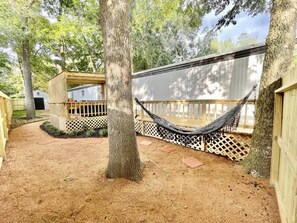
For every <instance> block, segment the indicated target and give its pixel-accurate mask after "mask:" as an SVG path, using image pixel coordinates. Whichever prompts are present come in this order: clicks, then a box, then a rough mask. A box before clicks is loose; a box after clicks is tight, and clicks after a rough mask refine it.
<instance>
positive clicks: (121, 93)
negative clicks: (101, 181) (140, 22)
mask: <svg viewBox="0 0 297 223" xmlns="http://www.w3.org/2000/svg"><path fill="white" fill-rule="evenodd" d="M100 13H101V26H102V30H103V36H104V61H105V62H104V64H105V73H106V82H107V108H108V110H107V113H108V139H109V161H108V167H107V170H106V173H105V174H106V177H108V178H126V179H130V180H140V179H141V178H142V164H141V161H140V158H139V153H138V149H137V143H136V136H135V129H134V118H133V108H132V91H131V59H130V39H129V27H130V25H129V24H130V1H129V0H108V1H107V0H100Z"/></svg>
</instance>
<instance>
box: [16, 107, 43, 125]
mask: <svg viewBox="0 0 297 223" xmlns="http://www.w3.org/2000/svg"><path fill="white" fill-rule="evenodd" d="M47 118H48V117H46V116H43V115H42V113H41V111H39V110H37V111H36V117H35V118H34V119H29V120H27V119H26V111H24V110H20V111H13V113H12V119H11V124H10V126H11V128H16V127H19V126H22V125H25V124H28V123H32V122H38V121H42V120H45V119H47Z"/></svg>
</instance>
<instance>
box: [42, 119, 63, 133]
mask: <svg viewBox="0 0 297 223" xmlns="http://www.w3.org/2000/svg"><path fill="white" fill-rule="evenodd" d="M40 128H41V129H43V130H44V131H46V132H47V133H48V134H50V135H51V136H62V135H65V132H64V131H62V130H60V129H57V128H56V127H55V126H53V125H52V124H51V123H50V122H48V121H46V122H44V123H43V124H42V125H41V126H40Z"/></svg>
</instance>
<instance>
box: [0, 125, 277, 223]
mask: <svg viewBox="0 0 297 223" xmlns="http://www.w3.org/2000/svg"><path fill="white" fill-rule="evenodd" d="M40 124H41V123H32V124H27V125H24V126H21V127H19V128H16V129H13V130H11V132H10V141H9V144H8V148H7V159H6V161H5V162H4V163H3V165H2V169H1V171H0V222H1V223H6V222H13V223H15V222H30V223H34V222H63V223H64V222H139V223H145V222H160V223H163V222H195V223H199V222H203V223H205V222H210V223H217V222H218V223H221V222H228V223H233V222H234V223H235V222H236V223H238V222H249V223H250V222H259V223H263V222H280V217H279V214H278V208H277V203H276V197H275V193H274V190H273V188H271V187H270V186H269V182H268V181H267V180H261V179H255V178H253V177H251V176H249V175H247V174H244V173H242V170H241V169H242V167H241V166H240V165H239V164H236V163H234V162H232V161H229V160H226V159H225V158H223V157H218V156H216V155H213V154H208V153H204V152H198V151H193V150H191V149H188V148H184V147H182V146H178V145H172V144H169V143H166V142H164V141H161V140H157V139H153V138H148V137H137V141H138V145H139V151H140V155H141V159H142V161H143V162H144V163H145V164H146V168H145V170H144V178H143V180H142V181H141V182H139V183H136V182H131V181H128V180H125V179H115V180H114V179H106V178H105V177H104V169H105V167H106V166H107V161H108V139H107V138H83V139H55V138H52V137H51V136H48V135H47V134H46V133H44V132H43V131H42V130H40V129H39V125H40ZM143 141H150V142H152V143H151V144H150V145H143V144H141V142H143ZM164 146H168V147H170V148H173V149H175V151H173V152H171V153H169V154H167V153H165V152H163V151H161V149H162V147H164ZM189 156H193V157H195V158H197V159H198V160H200V161H202V162H203V163H204V165H203V166H200V167H198V168H194V169H193V168H192V169H191V168H189V167H187V166H186V165H185V164H184V163H183V162H182V160H183V158H186V157H189Z"/></svg>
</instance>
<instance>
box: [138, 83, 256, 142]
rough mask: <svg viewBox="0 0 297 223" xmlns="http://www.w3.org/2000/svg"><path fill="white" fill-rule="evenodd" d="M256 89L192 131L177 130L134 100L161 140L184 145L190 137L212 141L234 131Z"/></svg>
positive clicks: (177, 128) (254, 87) (174, 126)
mask: <svg viewBox="0 0 297 223" xmlns="http://www.w3.org/2000/svg"><path fill="white" fill-rule="evenodd" d="M256 87H257V85H254V86H253V88H252V89H251V91H250V92H249V93H248V94H247V95H246V96H245V97H244V98H243V99H241V100H240V101H238V103H237V104H236V105H235V106H234V107H233V108H231V109H230V110H229V111H227V112H226V113H225V114H223V115H221V116H220V117H218V118H217V119H215V120H214V121H212V122H211V123H209V124H208V125H206V126H203V127H200V128H197V129H193V130H187V129H183V128H179V127H177V126H176V125H174V124H172V123H171V122H169V121H167V120H166V119H163V118H161V117H159V116H158V115H155V114H153V113H151V112H150V111H149V110H147V109H146V108H145V107H144V105H143V104H142V103H141V102H140V101H139V100H138V99H137V98H135V101H136V102H137V104H139V105H140V106H141V107H142V109H143V110H144V111H145V112H146V113H147V114H148V115H149V116H150V117H151V118H152V119H153V121H154V122H155V123H156V124H157V130H158V132H159V134H160V135H161V137H162V138H163V139H164V138H167V139H169V140H170V139H174V140H177V141H180V142H182V143H183V144H185V145H186V144H188V142H189V141H191V137H197V139H198V140H199V141H200V140H201V139H206V140H212V139H215V138H216V137H217V136H219V135H221V134H223V133H224V132H231V131H233V130H235V129H236V128H237V127H238V123H239V118H240V112H241V109H242V107H243V106H244V104H245V103H246V101H247V100H248V98H249V96H250V95H251V93H252V92H253V91H254V90H255V89H256Z"/></svg>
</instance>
